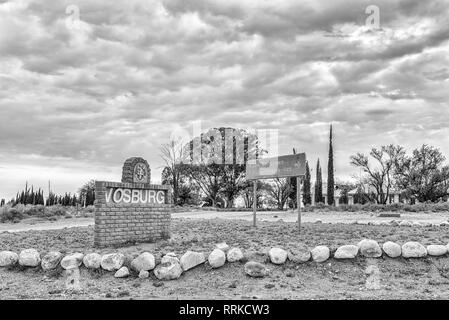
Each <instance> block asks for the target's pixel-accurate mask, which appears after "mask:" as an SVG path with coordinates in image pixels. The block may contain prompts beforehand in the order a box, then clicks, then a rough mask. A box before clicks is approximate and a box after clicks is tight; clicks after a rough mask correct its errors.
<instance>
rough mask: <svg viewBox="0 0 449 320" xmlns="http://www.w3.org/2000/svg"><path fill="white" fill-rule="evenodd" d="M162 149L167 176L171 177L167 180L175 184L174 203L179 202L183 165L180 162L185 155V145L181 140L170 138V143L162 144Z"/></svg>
mask: <svg viewBox="0 0 449 320" xmlns="http://www.w3.org/2000/svg"><path fill="white" fill-rule="evenodd" d="M160 151H161V158H162V160H163V161H164V162H165V169H164V174H165V175H166V177H165V178H168V177H169V179H167V181H165V182H166V183H169V184H171V185H173V200H174V203H177V202H178V199H179V189H180V185H181V174H182V166H180V165H179V164H180V162H181V159H182V155H183V146H182V144H181V143H180V141H175V140H170V141H169V142H168V143H166V144H163V145H161V147H160Z"/></svg>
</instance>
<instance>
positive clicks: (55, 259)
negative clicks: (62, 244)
mask: <svg viewBox="0 0 449 320" xmlns="http://www.w3.org/2000/svg"><path fill="white" fill-rule="evenodd" d="M61 259H62V253H61V252H58V251H51V252H49V253H47V254H46V255H45V256H43V257H42V261H41V267H42V270H44V271H48V270H54V269H56V268H57V267H58V265H59V263H60V262H61Z"/></svg>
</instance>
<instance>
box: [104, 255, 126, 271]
mask: <svg viewBox="0 0 449 320" xmlns="http://www.w3.org/2000/svg"><path fill="white" fill-rule="evenodd" d="M124 263H125V256H124V255H123V254H121V253H110V254H105V255H104V256H103V257H102V258H101V267H102V268H103V269H104V270H107V271H116V270H119V269H120V268H121V267H122V266H123V264H124Z"/></svg>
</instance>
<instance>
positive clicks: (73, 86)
mask: <svg viewBox="0 0 449 320" xmlns="http://www.w3.org/2000/svg"><path fill="white" fill-rule="evenodd" d="M373 4H374V5H377V6H378V7H379V9H380V29H379V30H371V29H370V28H368V27H367V26H365V19H366V17H367V15H366V14H365V8H366V7H367V6H368V5H373ZM69 5H75V6H77V7H78V8H79V10H80V11H79V13H80V21H79V23H78V24H76V25H73V24H70V23H68V21H71V20H68V19H72V18H73V16H71V15H70V14H67V13H66V8H67V6H69ZM448 8H449V4H448V3H447V1H444V0H437V1H432V2H426V1H418V0H395V1H391V0H388V1H387V0H382V1H376V3H373V2H372V1H359V0H351V1H315V0H313V1H312V0H310V1H301V2H298V1H293V0H291V1H290V0H285V1H280V2H272V1H260V0H258V1H256V0H249V1H243V2H242V1H237V0H230V1H221V0H205V1H193V0H182V1H181V0H166V1H158V0H152V1H137V0H128V1H114V2H102V1H95V2H92V1H87V0H82V1H58V2H57V3H54V4H52V5H51V6H50V5H48V4H45V3H43V2H39V1H35V0H16V1H1V2H0V15H1V16H2V19H1V20H0V29H1V30H2V32H1V33H0V89H1V90H0V120H1V125H0V166H1V167H3V169H2V171H1V179H2V181H8V183H1V184H0V196H1V195H2V194H6V195H8V196H11V195H13V194H14V193H15V191H16V190H15V189H16V188H17V186H19V185H22V182H23V180H25V179H27V172H28V174H29V176H30V179H32V177H36V181H37V182H39V183H42V181H45V180H46V178H45V177H47V176H48V179H59V178H60V179H61V181H64V182H63V183H62V184H61V186H63V187H64V188H67V189H70V190H66V191H75V190H76V189H77V187H78V186H79V184H81V183H82V182H83V181H82V180H84V179H86V178H87V177H95V178H98V179H112V178H114V177H117V179H119V176H120V172H119V171H120V167H121V164H122V162H123V161H124V160H125V159H126V158H128V157H131V156H143V157H145V158H147V159H148V160H149V162H150V164H151V166H152V169H153V170H152V172H153V175H154V176H153V178H154V180H156V181H157V180H159V174H160V171H161V166H162V161H161V159H160V157H159V151H158V148H159V146H160V144H162V143H164V142H166V141H167V139H168V137H169V136H170V133H171V132H172V130H174V129H175V128H176V127H177V125H181V126H183V127H185V128H190V127H191V123H192V122H194V121H197V120H201V121H202V125H203V127H204V130H206V129H208V128H209V127H216V126H232V127H241V128H273V129H278V130H279V137H280V139H279V141H280V152H281V153H290V152H291V149H292V148H293V147H296V148H299V149H300V150H303V151H306V152H307V154H308V158H309V161H310V162H311V163H313V165H312V167H313V166H314V163H315V161H316V159H317V158H318V157H320V158H321V160H322V163H325V157H326V153H327V139H328V137H327V134H328V126H329V124H330V123H334V128H335V150H336V155H337V158H336V174H337V176H339V177H340V178H341V179H346V178H349V177H350V176H351V175H352V173H353V170H354V169H353V168H351V167H350V166H349V161H348V159H349V156H350V155H351V154H353V153H355V152H358V151H364V152H366V151H367V150H368V149H369V148H370V147H372V146H378V145H380V144H386V143H400V144H403V145H405V146H406V147H408V148H413V147H416V146H418V145H419V144H420V143H429V144H433V145H436V146H438V147H440V148H441V149H442V150H443V151H444V152H446V153H449V147H446V146H447V145H449V144H448V142H449V141H448V140H449V138H447V137H449V135H448V133H449V132H448V129H447V125H446V124H447V121H448V120H449V111H448V110H449V109H448V108H447V101H448V98H449V97H448V92H449V80H448V79H449V71H448V68H447V67H446V66H448V65H449V61H448V59H449V58H448V55H447V52H448V50H449V44H448V34H449V33H448V31H449V30H448V27H447V23H446V17H447V14H448ZM323 161H324V162H323ZM55 166H58V170H53V168H54V167H55ZM5 168H6V169H5ZM80 168H81V169H80ZM82 168H85V169H84V170H83V169H82ZM325 169H326V168H324V173H325ZM27 170H28V171H27ZM36 172H39V174H36ZM79 172H83V174H82V175H81V174H79ZM58 177H59V178H58ZM37 182H36V183H37ZM61 190H62V187H61ZM63 191H64V190H63Z"/></svg>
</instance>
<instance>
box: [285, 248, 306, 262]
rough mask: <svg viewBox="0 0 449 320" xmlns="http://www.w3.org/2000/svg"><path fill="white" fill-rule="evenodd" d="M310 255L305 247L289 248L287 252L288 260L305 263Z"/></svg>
mask: <svg viewBox="0 0 449 320" xmlns="http://www.w3.org/2000/svg"><path fill="white" fill-rule="evenodd" d="M311 257H312V254H311V253H310V250H309V249H308V248H306V247H299V248H295V249H291V250H290V252H289V253H288V260H290V261H291V262H294V263H306V262H307V261H310V258H311Z"/></svg>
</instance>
